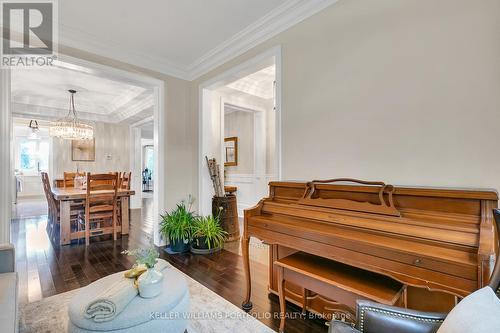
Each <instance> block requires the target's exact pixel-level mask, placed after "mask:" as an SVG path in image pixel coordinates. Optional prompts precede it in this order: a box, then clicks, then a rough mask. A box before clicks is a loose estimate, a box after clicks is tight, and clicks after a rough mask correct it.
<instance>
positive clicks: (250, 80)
mask: <svg viewBox="0 0 500 333" xmlns="http://www.w3.org/2000/svg"><path fill="white" fill-rule="evenodd" d="M275 68H276V67H275V66H274V65H272V66H269V67H266V68H264V69H262V70H260V71H258V72H255V73H253V74H250V75H247V76H245V77H243V78H241V79H239V80H237V81H234V82H233V83H230V84H228V85H227V87H228V88H230V89H234V90H238V91H241V92H244V93H247V94H250V95H254V96H257V97H260V98H263V99H271V98H273V97H274V81H275V77H276V73H275Z"/></svg>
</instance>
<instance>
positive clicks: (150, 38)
mask: <svg viewBox="0 0 500 333" xmlns="http://www.w3.org/2000/svg"><path fill="white" fill-rule="evenodd" d="M334 2H336V0H237V1H235V0H181V1H179V0H162V1H158V0H157V1H153V0H141V1H134V0H106V1H102V0H85V1H81V0H64V1H59V17H60V18H59V22H60V28H59V35H60V36H59V37H60V38H59V40H60V42H61V44H63V45H67V46H71V47H75V48H78V49H82V50H85V51H89V52H93V53H96V54H100V55H104V56H107V57H111V58H114V59H118V60H121V61H125V62H129V63H132V64H135V65H138V66H142V67H145V68H149V69H154V70H157V71H160V72H163V73H166V74H170V75H174V76H178V77H181V78H185V79H194V78H196V77H198V76H200V75H202V74H203V73H205V72H207V71H208V70H210V69H212V68H214V67H216V66H217V65H220V64H222V63H223V62H225V61H227V60H229V59H230V58H231V57H234V56H237V55H238V54H241V53H242V52H244V51H246V50H248V49H249V48H251V47H253V46H255V45H257V44H258V43H260V42H262V41H264V40H266V39H268V38H270V37H272V36H274V35H276V34H277V33H279V32H281V31H283V30H285V29H287V28H289V27H290V26H292V25H294V24H296V23H298V22H300V21H302V20H304V19H305V18H307V17H309V16H311V15H313V14H314V13H316V12H318V11H320V10H322V9H323V8H325V7H327V6H329V5H331V4H333V3H334Z"/></svg>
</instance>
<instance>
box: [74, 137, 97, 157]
mask: <svg viewBox="0 0 500 333" xmlns="http://www.w3.org/2000/svg"><path fill="white" fill-rule="evenodd" d="M71 160H72V161H78V162H94V161H95V139H92V140H73V141H71Z"/></svg>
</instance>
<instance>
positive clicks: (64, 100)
mask: <svg viewBox="0 0 500 333" xmlns="http://www.w3.org/2000/svg"><path fill="white" fill-rule="evenodd" d="M11 85H12V86H11V90H12V95H11V96H12V111H13V114H14V115H16V116H25V117H31V116H33V117H37V118H39V119H47V120H55V119H59V118H62V117H64V116H66V114H67V113H68V109H69V96H70V94H69V92H68V90H69V89H74V90H77V93H76V95H75V108H76V110H77V112H78V116H79V117H80V118H81V119H84V120H88V121H102V122H109V123H121V122H124V123H129V124H130V123H134V122H137V121H139V120H141V119H144V118H147V117H150V116H152V114H153V91H152V89H147V88H144V87H138V86H135V85H133V84H131V83H129V82H125V81H117V80H114V79H110V78H107V77H102V76H97V75H94V74H90V73H86V72H82V71H78V70H72V69H70V68H66V67H53V68H51V69H50V70H47V69H28V70H22V69H20V70H13V71H12V83H11Z"/></svg>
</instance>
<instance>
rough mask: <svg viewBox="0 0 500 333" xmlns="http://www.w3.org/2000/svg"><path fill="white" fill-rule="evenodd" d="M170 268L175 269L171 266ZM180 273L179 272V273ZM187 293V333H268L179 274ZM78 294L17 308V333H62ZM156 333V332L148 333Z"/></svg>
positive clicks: (219, 298) (47, 299)
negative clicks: (73, 301) (187, 286)
mask: <svg viewBox="0 0 500 333" xmlns="http://www.w3.org/2000/svg"><path fill="white" fill-rule="evenodd" d="M172 269H175V268H173V267H172ZM181 273H182V272H181ZM182 274H183V275H184V276H185V277H186V279H187V281H188V285H189V291H190V293H191V314H192V316H191V317H192V318H191V319H190V322H189V326H188V333H234V332H238V333H271V332H274V331H273V330H271V329H270V328H269V327H267V326H266V325H264V324H262V323H261V322H260V321H258V320H257V319H255V318H254V317H252V316H250V315H248V314H247V313H245V312H244V311H243V310H241V309H239V308H238V307H236V306H235V305H233V304H232V303H230V302H228V301H226V300H225V299H224V298H222V297H220V296H219V295H217V294H216V293H214V292H213V291H211V290H210V289H208V288H206V287H205V286H203V285H201V284H200V283H198V282H197V281H195V280H193V279H192V278H190V277H189V276H187V275H186V274H184V273H182ZM77 292H78V289H77V290H72V291H69V292H66V293H63V294H59V295H55V296H52V297H48V298H45V299H42V300H40V301H37V302H33V303H29V304H26V305H24V306H21V307H20V327H19V332H20V333H64V332H66V330H67V324H68V314H67V313H68V304H69V302H70V300H71V298H72V297H73V296H74V295H75V294H76V293H77ZM151 333H156V332H151Z"/></svg>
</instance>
